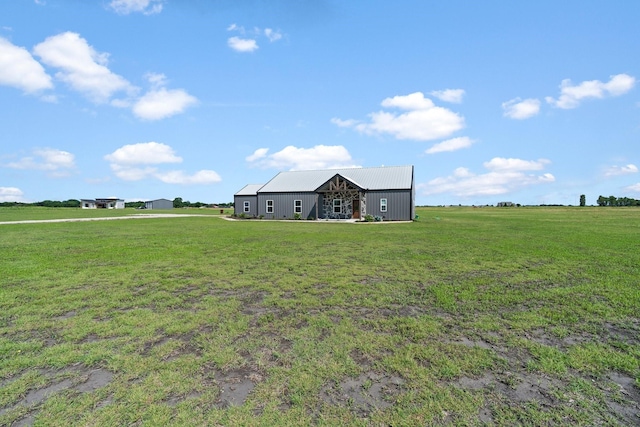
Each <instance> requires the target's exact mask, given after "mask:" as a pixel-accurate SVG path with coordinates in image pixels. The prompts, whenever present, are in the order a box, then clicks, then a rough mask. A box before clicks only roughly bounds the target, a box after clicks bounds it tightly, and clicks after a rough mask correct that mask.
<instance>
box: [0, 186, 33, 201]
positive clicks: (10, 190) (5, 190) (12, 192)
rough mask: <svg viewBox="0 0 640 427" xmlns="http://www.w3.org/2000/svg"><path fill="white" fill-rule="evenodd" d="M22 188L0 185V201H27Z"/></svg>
mask: <svg viewBox="0 0 640 427" xmlns="http://www.w3.org/2000/svg"><path fill="white" fill-rule="evenodd" d="M23 196H24V193H23V192H22V190H20V189H19V188H16V187H0V202H23V203H24V202H27V200H25V198H24V197H23Z"/></svg>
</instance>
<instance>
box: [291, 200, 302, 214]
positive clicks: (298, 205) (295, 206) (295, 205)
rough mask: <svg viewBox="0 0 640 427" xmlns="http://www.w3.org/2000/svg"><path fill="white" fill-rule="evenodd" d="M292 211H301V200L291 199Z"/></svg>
mask: <svg viewBox="0 0 640 427" xmlns="http://www.w3.org/2000/svg"><path fill="white" fill-rule="evenodd" d="M293 213H302V200H294V201H293Z"/></svg>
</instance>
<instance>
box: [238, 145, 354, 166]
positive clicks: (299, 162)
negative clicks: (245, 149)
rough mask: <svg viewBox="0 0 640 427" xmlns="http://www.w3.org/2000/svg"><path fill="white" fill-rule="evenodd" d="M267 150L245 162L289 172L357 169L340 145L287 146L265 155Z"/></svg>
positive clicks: (255, 154)
mask: <svg viewBox="0 0 640 427" xmlns="http://www.w3.org/2000/svg"><path fill="white" fill-rule="evenodd" d="M267 151H268V149H266V148H261V149H258V150H256V151H255V152H254V153H253V154H252V155H251V156H249V157H247V161H249V162H252V163H254V164H255V165H256V166H258V167H261V168H275V169H289V170H317V169H336V168H348V167H357V166H356V165H354V163H353V160H352V159H351V154H349V151H348V150H347V149H346V148H345V147H343V146H342V145H332V146H329V145H316V146H315V147H312V148H298V147H294V146H292V145H289V146H287V147H285V148H283V149H282V150H281V151H278V152H277V153H273V154H270V155H267Z"/></svg>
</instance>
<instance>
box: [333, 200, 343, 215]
mask: <svg viewBox="0 0 640 427" xmlns="http://www.w3.org/2000/svg"><path fill="white" fill-rule="evenodd" d="M336 202H338V203H337V204H336ZM336 208H338V210H337V211H336ZM333 213H334V214H336V213H342V199H333Z"/></svg>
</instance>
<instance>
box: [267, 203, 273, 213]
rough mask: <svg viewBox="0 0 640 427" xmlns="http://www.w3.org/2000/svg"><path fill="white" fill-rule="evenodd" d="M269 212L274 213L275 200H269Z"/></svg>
mask: <svg viewBox="0 0 640 427" xmlns="http://www.w3.org/2000/svg"><path fill="white" fill-rule="evenodd" d="M267 213H273V200H267Z"/></svg>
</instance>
